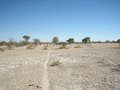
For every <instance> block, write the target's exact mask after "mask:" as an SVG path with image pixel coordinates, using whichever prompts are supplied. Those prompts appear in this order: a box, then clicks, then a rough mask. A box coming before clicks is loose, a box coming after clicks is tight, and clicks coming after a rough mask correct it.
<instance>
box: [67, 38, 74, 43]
mask: <svg viewBox="0 0 120 90" xmlns="http://www.w3.org/2000/svg"><path fill="white" fill-rule="evenodd" d="M66 42H68V43H69V44H72V43H74V39H73V38H69V39H68V40H66Z"/></svg>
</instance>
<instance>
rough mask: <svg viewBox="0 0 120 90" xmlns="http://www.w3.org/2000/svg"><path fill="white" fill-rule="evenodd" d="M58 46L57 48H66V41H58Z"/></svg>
mask: <svg viewBox="0 0 120 90" xmlns="http://www.w3.org/2000/svg"><path fill="white" fill-rule="evenodd" d="M59 45H60V47H59V48H58V49H67V43H66V42H60V43H59Z"/></svg>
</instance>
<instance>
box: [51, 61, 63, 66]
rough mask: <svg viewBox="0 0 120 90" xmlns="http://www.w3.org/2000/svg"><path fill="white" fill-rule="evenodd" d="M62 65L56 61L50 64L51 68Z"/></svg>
mask: <svg viewBox="0 0 120 90" xmlns="http://www.w3.org/2000/svg"><path fill="white" fill-rule="evenodd" d="M60 64H61V63H60V62H59V61H54V62H52V63H51V64H50V66H59V65H60Z"/></svg>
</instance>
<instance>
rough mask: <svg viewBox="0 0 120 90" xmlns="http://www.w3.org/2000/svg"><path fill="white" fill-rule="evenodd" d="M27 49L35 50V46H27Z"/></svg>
mask: <svg viewBox="0 0 120 90" xmlns="http://www.w3.org/2000/svg"><path fill="white" fill-rule="evenodd" d="M26 49H29V50H31V49H35V45H33V44H29V45H27V47H26Z"/></svg>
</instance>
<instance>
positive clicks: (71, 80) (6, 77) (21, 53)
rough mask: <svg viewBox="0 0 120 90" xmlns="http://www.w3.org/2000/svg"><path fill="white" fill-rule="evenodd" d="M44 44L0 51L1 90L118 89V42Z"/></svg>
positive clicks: (119, 78) (119, 67)
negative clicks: (65, 45)
mask: <svg viewBox="0 0 120 90" xmlns="http://www.w3.org/2000/svg"><path fill="white" fill-rule="evenodd" d="M43 47H44V46H38V47H37V48H35V49H33V50H26V49H25V48H24V47H21V48H15V49H14V50H6V51H4V52H0V90H120V47H119V45H118V44H90V45H82V44H80V45H69V46H68V49H57V48H58V47H59V46H52V45H51V46H49V48H48V50H42V48H43ZM56 61H57V62H59V63H58V65H53V66H51V64H53V63H54V62H56Z"/></svg>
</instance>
